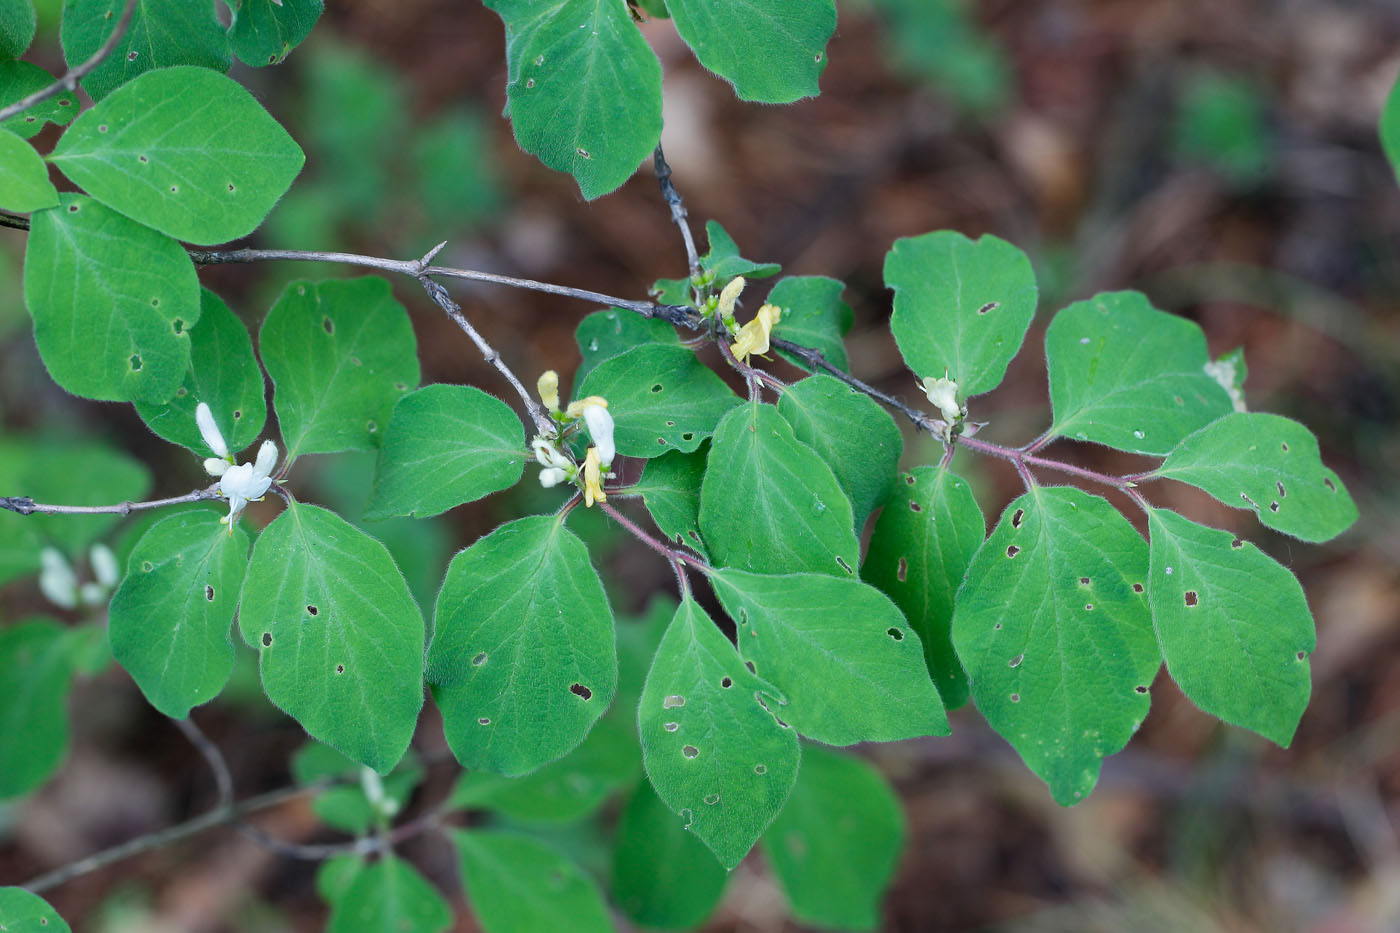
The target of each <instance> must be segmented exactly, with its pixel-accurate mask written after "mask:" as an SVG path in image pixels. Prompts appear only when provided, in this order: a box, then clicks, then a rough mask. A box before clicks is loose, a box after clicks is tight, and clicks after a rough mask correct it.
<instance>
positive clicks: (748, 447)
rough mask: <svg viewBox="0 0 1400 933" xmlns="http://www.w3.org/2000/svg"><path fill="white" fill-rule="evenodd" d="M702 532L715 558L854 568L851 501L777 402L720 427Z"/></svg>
mask: <svg viewBox="0 0 1400 933" xmlns="http://www.w3.org/2000/svg"><path fill="white" fill-rule="evenodd" d="M708 464H709V467H708V469H706V471H705V479H704V481H703V482H702V483H701V485H700V513H699V522H700V533H701V535H703V536H704V539H705V546H706V547H707V548H708V549H709V552H710V555H711V556H712V557H714V559H715V561H716V562H717V563H719V564H720V565H721V566H724V567H736V568H739V569H741V570H753V571H757V572H759V573H793V572H797V571H803V570H806V571H812V572H814V573H825V574H832V575H835V576H843V577H844V576H848V575H851V574H853V573H855V567H856V563H857V560H858V555H859V553H860V546H859V543H858V542H857V540H856V535H855V532H854V531H853V530H852V529H853V525H852V521H851V503H850V500H849V499H847V498H846V494H845V492H843V491H842V489H841V485H840V483H838V482H837V480H836V477H835V476H834V475H833V474H832V472H831V468H830V467H828V466H827V465H826V461H825V460H823V459H822V457H821V456H820V455H819V454H818V453H816V452H815V451H814V450H812V448H810V447H808V446H807V445H806V444H804V443H802V442H801V441H799V440H798V439H797V438H796V436H794V434H793V431H792V427H791V426H790V425H789V424H788V423H787V421H786V420H785V419H784V418H783V416H782V415H780V414H779V413H778V410H777V409H776V408H774V407H773V406H772V405H761V404H757V403H750V404H746V405H743V406H741V407H739V408H736V409H735V410H734V411H731V412H730V413H729V414H728V415H725V417H724V420H723V421H721V422H720V424H719V427H718V428H717V429H716V430H715V438H714V441H713V443H712V444H711V446H710V456H709V460H708Z"/></svg>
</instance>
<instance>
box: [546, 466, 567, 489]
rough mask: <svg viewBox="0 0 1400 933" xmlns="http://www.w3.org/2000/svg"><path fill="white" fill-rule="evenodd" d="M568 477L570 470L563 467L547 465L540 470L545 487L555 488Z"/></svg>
mask: <svg viewBox="0 0 1400 933" xmlns="http://www.w3.org/2000/svg"><path fill="white" fill-rule="evenodd" d="M568 478H569V474H568V472H567V471H565V470H564V469H563V468H562V467H545V468H544V469H543V470H540V485H541V486H543V487H544V488H545V489H553V488H554V487H555V486H558V485H559V484H560V483H562V482H564V480H566V479H568Z"/></svg>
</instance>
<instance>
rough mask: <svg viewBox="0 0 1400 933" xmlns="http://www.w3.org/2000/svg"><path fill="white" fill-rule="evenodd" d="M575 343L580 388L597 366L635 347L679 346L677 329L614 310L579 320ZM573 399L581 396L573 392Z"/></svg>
mask: <svg viewBox="0 0 1400 933" xmlns="http://www.w3.org/2000/svg"><path fill="white" fill-rule="evenodd" d="M574 340H575V341H576V342H577V343H578V350H579V354H580V356H581V357H582V361H581V362H580V363H579V364H578V369H577V370H575V371H574V385H576V386H579V385H583V381H584V379H585V378H587V376H588V374H589V373H591V372H592V371H593V370H594V368H595V367H597V365H598V364H599V363H601V362H603V361H604V360H610V359H612V358H613V357H615V356H621V355H622V354H623V353H626V352H627V351H628V350H630V349H632V348H633V347H635V346H639V345H641V344H650V343H663V344H676V343H680V338H679V337H677V336H676V329H675V328H674V327H672V326H671V325H670V324H667V323H666V322H665V321H663V320H660V319H658V318H653V317H642V316H641V315H640V314H637V313H636V312H634V311H622V310H619V309H617V308H608V309H606V310H604V311H594V312H593V313H592V314H590V315H588V316H587V317H585V318H584V319H583V320H582V321H579V323H578V327H577V328H576V329H575V330H574ZM574 396H575V397H577V398H583V393H581V392H575V393H574Z"/></svg>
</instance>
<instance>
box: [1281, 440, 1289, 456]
mask: <svg viewBox="0 0 1400 933" xmlns="http://www.w3.org/2000/svg"><path fill="white" fill-rule="evenodd" d="M1279 446H1280V447H1282V448H1283V452H1284V453H1288V442H1287V441H1284V442H1283V443H1281V444H1279Z"/></svg>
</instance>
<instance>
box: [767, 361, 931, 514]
mask: <svg viewBox="0 0 1400 933" xmlns="http://www.w3.org/2000/svg"><path fill="white" fill-rule="evenodd" d="M778 411H779V412H780V413H781V414H782V416H783V417H784V418H786V419H787V421H788V424H790V425H792V432H793V435H794V436H795V437H796V438H797V439H798V440H799V441H801V442H802V443H804V444H806V445H807V446H808V447H810V448H812V449H813V450H814V451H816V452H817V454H818V456H820V457H821V458H822V459H823V460H825V461H826V463H827V466H829V467H831V472H832V473H833V474H834V475H835V477H836V482H838V483H840V484H841V489H842V491H843V492H845V494H846V498H848V499H849V500H850V502H851V511H852V513H853V516H854V519H855V529H856V531H857V532H859V531H860V529H862V528H864V527H865V520H866V519H867V518H868V517H869V516H870V513H871V512H872V511H874V509H875V507H876V506H878V505H881V504H883V503H884V501H885V500H886V499H888V498H889V496H890V493H891V492H893V491H894V481H895V474H896V472H897V471H898V469H899V457H900V455H901V454H902V453H904V438H903V437H902V436H901V435H900V433H899V428H898V427H897V426H896V425H895V423H894V419H893V418H891V417H890V416H889V413H888V412H886V411H885V410H884V409H883V408H881V407H880V406H879V404H878V403H876V402H875V401H874V400H873V399H872V398H870V396H868V395H863V394H861V393H859V392H857V391H856V390H855V389H852V388H851V387H850V386H848V385H846V384H845V383H843V382H841V381H840V380H838V379H834V378H832V377H831V376H823V375H816V376H809V377H807V378H806V379H803V380H802V381H800V382H795V383H793V384H792V385H790V386H788V387H787V388H786V389H785V390H784V391H783V395H782V398H780V399H779V400H778Z"/></svg>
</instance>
